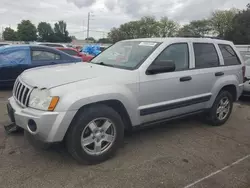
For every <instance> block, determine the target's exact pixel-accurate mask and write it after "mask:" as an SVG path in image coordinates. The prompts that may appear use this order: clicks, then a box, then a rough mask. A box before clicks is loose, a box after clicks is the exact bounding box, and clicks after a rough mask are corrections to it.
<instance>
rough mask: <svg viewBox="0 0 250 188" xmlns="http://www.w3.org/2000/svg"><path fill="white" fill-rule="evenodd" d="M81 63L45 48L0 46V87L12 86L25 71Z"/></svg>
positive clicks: (55, 50)
mask: <svg viewBox="0 0 250 188" xmlns="http://www.w3.org/2000/svg"><path fill="white" fill-rule="evenodd" d="M81 61H82V59H81V58H78V57H73V56H71V55H68V54H66V53H64V52H62V51H59V50H57V49H55V48H50V47H46V46H33V45H8V46H2V47H0V87H3V86H13V84H14V82H15V80H16V78H17V77H18V76H19V75H20V74H21V73H22V72H23V71H24V70H26V69H30V68H34V67H39V66H46V65H55V64H63V63H76V62H81ZM45 79H46V78H45Z"/></svg>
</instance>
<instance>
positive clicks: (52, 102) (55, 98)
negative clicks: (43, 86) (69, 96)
mask: <svg viewBox="0 0 250 188" xmlns="http://www.w3.org/2000/svg"><path fill="white" fill-rule="evenodd" d="M58 101H59V97H53V98H52V100H51V102H50V105H49V108H48V111H53V110H54V109H55V108H56V105H57V103H58Z"/></svg>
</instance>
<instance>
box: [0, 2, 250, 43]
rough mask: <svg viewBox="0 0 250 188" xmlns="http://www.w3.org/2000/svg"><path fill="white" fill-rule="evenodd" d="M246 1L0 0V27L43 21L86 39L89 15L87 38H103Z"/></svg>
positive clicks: (186, 19)
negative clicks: (149, 20)
mask: <svg viewBox="0 0 250 188" xmlns="http://www.w3.org/2000/svg"><path fill="white" fill-rule="evenodd" d="M248 3H249V0H19V1H17V0H12V1H11V0H0V4H1V6H0V28H2V30H3V29H4V28H5V27H11V28H13V29H16V28H17V24H18V23H20V21H21V20H23V19H29V20H31V22H32V23H34V24H35V25H38V23H39V22H41V21H46V22H49V23H51V24H52V25H54V23H55V22H57V21H59V20H64V21H66V23H67V29H68V31H69V33H70V35H74V36H76V37H77V38H78V39H84V38H86V28H87V15H88V13H89V12H90V15H91V16H90V36H92V37H95V38H102V37H106V36H107V33H108V32H109V30H110V29H111V28H112V27H119V25H120V24H122V23H125V22H128V21H131V20H136V19H140V18H141V17H142V16H155V17H156V18H160V17H162V16H167V17H169V18H170V19H173V20H175V21H178V22H179V23H181V24H184V23H187V22H189V21H191V20H198V19H203V18H207V17H209V16H210V15H211V13H212V12H213V11H214V10H217V9H230V8H239V9H243V8H245V7H246V5H247V4H248Z"/></svg>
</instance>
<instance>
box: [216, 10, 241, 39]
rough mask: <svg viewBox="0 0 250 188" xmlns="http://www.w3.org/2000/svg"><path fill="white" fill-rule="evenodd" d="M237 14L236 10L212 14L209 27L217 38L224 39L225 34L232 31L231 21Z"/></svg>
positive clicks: (218, 11)
mask: <svg viewBox="0 0 250 188" xmlns="http://www.w3.org/2000/svg"><path fill="white" fill-rule="evenodd" d="M238 12H239V11H238V10H237V9H230V10H217V11H215V12H213V14H212V18H211V26H212V28H213V30H214V33H215V34H216V35H218V37H220V38H225V35H226V33H227V32H229V31H230V30H231V29H232V24H233V19H234V17H235V15H236V14H237V13H238Z"/></svg>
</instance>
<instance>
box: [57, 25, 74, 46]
mask: <svg viewBox="0 0 250 188" xmlns="http://www.w3.org/2000/svg"><path fill="white" fill-rule="evenodd" d="M71 41H72V39H71V38H70V37H69V32H68V31H67V24H66V23H65V22H64V21H59V22H58V23H55V26H54V42H71Z"/></svg>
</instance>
